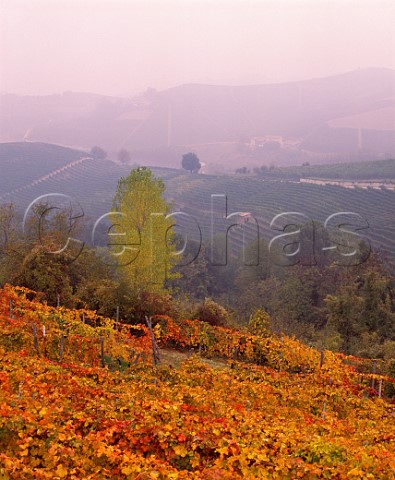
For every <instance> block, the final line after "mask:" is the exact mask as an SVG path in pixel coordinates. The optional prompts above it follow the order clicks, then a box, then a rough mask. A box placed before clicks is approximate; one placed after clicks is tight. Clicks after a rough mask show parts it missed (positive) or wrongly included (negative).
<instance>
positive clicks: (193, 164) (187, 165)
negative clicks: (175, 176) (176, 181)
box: [181, 152, 201, 173]
mask: <svg viewBox="0 0 395 480" xmlns="http://www.w3.org/2000/svg"><path fill="white" fill-rule="evenodd" d="M181 166H182V168H183V169H184V170H188V171H189V172H191V173H193V172H198V171H199V170H200V168H201V164H200V161H199V158H198V156H197V155H196V153H192V152H189V153H185V154H184V155H183V156H182V160H181Z"/></svg>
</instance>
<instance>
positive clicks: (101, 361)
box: [100, 337, 106, 368]
mask: <svg viewBox="0 0 395 480" xmlns="http://www.w3.org/2000/svg"><path fill="white" fill-rule="evenodd" d="M100 366H101V367H102V368H104V367H105V366H106V362H105V361H104V337H100Z"/></svg>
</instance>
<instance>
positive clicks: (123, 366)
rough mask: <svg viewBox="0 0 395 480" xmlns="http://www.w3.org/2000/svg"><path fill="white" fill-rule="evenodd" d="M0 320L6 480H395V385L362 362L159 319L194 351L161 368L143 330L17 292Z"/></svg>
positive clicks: (164, 332) (5, 298) (169, 345)
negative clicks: (207, 360)
mask: <svg viewBox="0 0 395 480" xmlns="http://www.w3.org/2000/svg"><path fill="white" fill-rule="evenodd" d="M0 324H1V334H0V389H1V390H0V399H1V403H0V405H1V406H0V410H1V416H0V479H4V480H8V479H10V480H14V479H24V480H25V479H26V480H28V479H33V478H34V479H76V480H81V479H141V480H142V479H189V478H196V479H232V480H234V479H242V478H243V479H244V478H245V479H255V478H257V479H259V478H261V479H269V478H273V479H295V478H305V479H314V478H329V479H333V478H335V479H336V478H337V479H369V478H371V479H393V478H395V418H394V412H395V405H394V402H393V400H392V398H393V397H391V396H390V395H387V394H388V392H393V388H394V387H393V386H394V383H395V379H394V378H391V377H389V376H387V375H383V374H382V373H377V374H372V373H369V372H366V371H365V372H363V368H361V367H362V366H363V364H364V360H361V359H349V358H347V359H346V358H345V357H344V356H342V355H340V354H334V353H332V352H329V351H325V353H324V356H322V354H321V353H320V352H318V351H316V350H314V349H312V348H310V347H308V346H305V345H303V344H301V343H299V342H298V341H296V340H294V339H290V338H287V337H283V338H282V337H277V336H273V335H272V336H266V337H259V336H253V335H250V334H249V333H248V332H247V331H242V330H240V331H239V330H232V329H226V328H220V327H212V326H210V325H208V324H205V323H203V322H197V321H192V320H183V321H179V320H178V321H173V320H172V319H171V318H169V317H163V316H162V317H153V325H154V327H153V330H154V332H155V336H156V339H157V342H158V344H159V346H160V348H161V349H162V350H163V349H173V350H178V351H184V352H187V351H189V352H191V349H192V348H193V349H194V352H195V353H194V354H192V355H189V356H188V355H185V361H183V362H182V364H181V366H180V367H179V368H174V367H173V366H171V365H166V364H164V363H162V364H158V365H154V364H153V361H152V354H151V337H150V335H149V330H148V328H147V327H146V326H145V325H138V326H131V325H123V324H122V325H121V324H118V323H117V322H115V321H113V320H110V319H105V318H101V317H98V316H97V315H96V314H95V312H91V311H83V310H68V309H65V308H62V307H59V308H54V307H49V306H47V305H46V304H45V303H42V302H40V299H39V295H36V294H35V293H34V292H31V291H29V290H27V289H23V288H16V287H10V286H5V287H4V288H3V289H2V290H1V291H0ZM205 358H212V359H222V363H221V365H222V367H221V368H220V367H218V368H212V367H211V366H209V365H208V364H207V363H205ZM218 365H220V363H218ZM365 370H367V369H365Z"/></svg>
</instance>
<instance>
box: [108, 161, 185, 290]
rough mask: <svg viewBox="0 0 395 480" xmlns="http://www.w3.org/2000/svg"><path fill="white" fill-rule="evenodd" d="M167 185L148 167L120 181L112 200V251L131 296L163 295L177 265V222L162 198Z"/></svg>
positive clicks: (135, 170) (110, 234)
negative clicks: (175, 239) (175, 240)
mask: <svg viewBox="0 0 395 480" xmlns="http://www.w3.org/2000/svg"><path fill="white" fill-rule="evenodd" d="M164 191H165V185H164V183H163V181H162V180H161V179H159V178H156V177H155V176H154V175H153V173H152V171H151V170H150V169H148V168H146V167H139V168H136V169H134V170H132V171H131V172H130V174H129V175H128V176H127V177H121V178H120V180H119V181H118V186H117V190H116V194H115V197H114V200H113V210H112V226H111V228H110V231H109V236H110V242H109V243H110V245H111V251H112V253H113V255H114V256H115V258H116V263H117V265H118V266H119V267H120V275H121V277H122V278H123V280H124V281H125V282H126V284H127V285H128V286H129V288H130V289H131V293H133V294H134V295H138V296H140V295H141V294H142V293H153V294H156V293H158V294H161V293H165V292H166V281H167V280H170V279H172V278H174V277H175V276H176V274H175V273H174V272H173V271H172V270H173V267H174V266H175V264H176V263H177V258H178V256H177V254H176V246H175V243H174V235H175V234H174V230H173V228H172V227H173V225H174V220H173V219H172V218H171V215H170V214H169V212H170V206H169V205H168V203H167V202H166V201H165V199H164V198H163V194H164Z"/></svg>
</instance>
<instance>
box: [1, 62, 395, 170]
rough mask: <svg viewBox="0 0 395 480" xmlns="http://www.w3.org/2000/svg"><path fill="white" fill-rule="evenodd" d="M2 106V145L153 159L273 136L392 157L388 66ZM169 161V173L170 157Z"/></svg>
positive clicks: (11, 100) (394, 76)
mask: <svg viewBox="0 0 395 480" xmlns="http://www.w3.org/2000/svg"><path fill="white" fill-rule="evenodd" d="M0 107H1V108H0V125H1V126H2V128H1V131H0V140H1V141H15V140H22V139H28V140H34V141H46V142H51V143H57V144H62V145H81V146H84V148H85V149H88V150H89V149H90V148H91V146H93V145H95V144H99V145H101V146H102V147H103V148H105V149H106V150H108V151H110V152H114V153H115V152H116V151H118V150H119V149H120V148H128V149H130V150H133V151H139V150H141V149H143V150H145V151H149V152H151V157H150V158H152V156H153V155H154V154H155V150H157V149H159V148H162V149H172V148H173V149H174V148H176V147H180V146H184V147H187V146H188V145H205V144H210V143H214V144H221V143H228V142H235V143H245V142H248V141H250V140H251V138H254V137H262V136H265V135H277V136H281V137H284V138H285V139H288V138H292V139H297V140H298V142H299V144H300V148H301V149H302V150H306V151H312V152H318V153H321V154H339V153H350V152H354V153H358V152H359V151H370V152H372V154H376V155H375V156H376V157H378V156H383V155H385V154H386V153H387V152H388V153H395V124H394V121H393V119H394V117H393V114H392V113H391V112H394V111H395V110H394V109H395V71H394V70H391V69H381V68H371V69H361V70H356V71H353V72H348V73H344V74H341V75H334V76H330V77H326V78H316V79H311V80H305V81H297V82H290V83H279V84H263V85H247V86H221V85H198V84H188V85H181V86H177V87H174V88H171V89H168V90H164V91H162V92H156V91H147V92H145V93H144V94H142V95H140V96H138V97H134V98H115V97H105V96H98V95H92V94H84V93H72V92H68V93H65V94H63V95H52V96H47V97H19V96H16V95H9V94H8V95H7V94H5V95H1V96H0ZM360 121H361V122H362V121H363V123H362V124H360V125H359V123H358V122H360ZM198 153H199V152H198ZM177 155H178V153H177ZM163 157H164V156H163ZM177 158H178V157H177ZM158 161H161V160H160V159H159V160H158ZM177 161H178V160H177ZM220 161H221V162H224V163H226V160H225V159H224V160H220ZM162 162H164V161H162ZM166 162H167V163H166V166H170V165H174V166H175V165H176V163H175V162H176V159H175V156H173V157H171V156H170V159H168V158H167V159H166ZM162 165H164V163H162Z"/></svg>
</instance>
